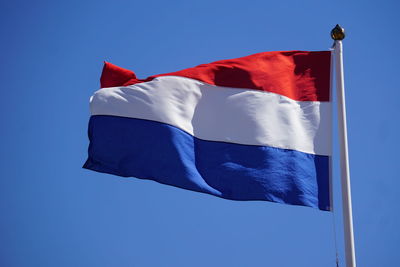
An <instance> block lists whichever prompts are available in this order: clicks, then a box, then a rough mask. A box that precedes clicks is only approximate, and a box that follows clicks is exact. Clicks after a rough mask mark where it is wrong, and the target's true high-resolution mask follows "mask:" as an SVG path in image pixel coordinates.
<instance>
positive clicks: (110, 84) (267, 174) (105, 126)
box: [84, 51, 331, 210]
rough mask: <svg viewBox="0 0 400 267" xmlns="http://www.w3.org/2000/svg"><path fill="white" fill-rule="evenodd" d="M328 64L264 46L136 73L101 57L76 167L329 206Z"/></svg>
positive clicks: (242, 196)
mask: <svg viewBox="0 0 400 267" xmlns="http://www.w3.org/2000/svg"><path fill="white" fill-rule="evenodd" d="M330 61H331V52H330V51H319V52H309V51H283V52H282V51H281V52H264V53H258V54H254V55H250V56H246V57H242V58H236V59H230V60H221V61H216V62H213V63H209V64H202V65H199V66H196V67H193V68H188V69H184V70H181V71H177V72H172V73H166V74H159V75H153V76H150V77H148V78H146V79H138V78H137V77H136V75H135V73H134V72H132V71H130V70H127V69H123V68H120V67H117V66H115V65H113V64H111V63H107V62H106V63H105V65H104V69H103V73H102V76H101V89H100V90H98V91H96V92H95V93H94V95H93V96H92V97H91V99H90V110H91V117H90V122H89V139H90V144H89V151H88V153H89V156H88V159H87V161H86V163H85V165H84V168H86V169H90V170H94V171H97V172H103V173H109V174H114V175H119V176H124V177H136V178H140V179H149V180H154V181H157V182H159V183H162V184H167V185H172V186H176V187H180V188H184V189H188V190H193V191H197V192H203V193H208V194H211V195H215V196H218V197H221V198H225V199H231V200H265V201H272V202H278V203H286V204H291V205H303V206H309V207H313V208H318V209H320V210H330V190H329V185H330V156H331V102H330V73H331V71H330V66H331V63H330Z"/></svg>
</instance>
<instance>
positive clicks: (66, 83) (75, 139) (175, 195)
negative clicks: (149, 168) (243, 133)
mask: <svg viewBox="0 0 400 267" xmlns="http://www.w3.org/2000/svg"><path fill="white" fill-rule="evenodd" d="M399 8H400V4H399V3H398V2H397V1H359V2H358V3H356V1H317V0H315V1H232V0H230V1H217V0H215V1H210V0H202V1H121V0H115V1H103V0H99V1H40V0H39V1H1V3H0V10H1V16H0V30H1V42H0V48H1V51H2V53H1V54H2V55H1V60H2V64H1V67H0V68H1V71H0V78H1V89H0V99H1V100H0V101H1V104H0V123H1V128H0V212H1V217H0V266H4V267H36V266H37V267H47V266H48V267H54V266H57V267H64V266H65V267H70V266H71V267H81V266H82V267H87V266H96V267H108V266H121V267H128V266H129V267H132V266H138V267H142V266H144V267H147V266H161V267H163V266H173V267H178V266H185V267H187V266H191V267H197V266H199V267H200V266H201V267H204V266H211V267H213V266H229V267H235V266H237V267H242V266H279V267H280V266H282V267H286V266H296V267H312V266H316V267H321V266H323V267H325V266H332V267H334V266H335V241H334V240H335V239H334V232H333V221H335V222H336V239H337V249H338V252H339V258H340V261H341V265H340V266H344V265H343V257H344V255H343V254H344V252H343V238H342V223H341V222H342V221H341V215H340V203H341V202H340V191H339V190H338V187H339V184H338V182H337V181H338V179H339V177H338V176H337V174H338V172H337V159H336V160H335V163H336V170H335V190H334V191H335V205H336V206H337V213H336V214H335V217H333V216H332V213H329V212H321V211H318V210H314V209H311V208H307V207H297V206H286V205H281V204H275V203H269V202H238V201H229V200H224V199H219V198H216V197H213V196H209V195H205V194H200V193H195V192H190V191H185V190H182V189H177V188H174V187H169V186H165V185H160V184H157V183H156V182H153V181H143V180H137V179H133V178H130V179H126V178H120V177H116V176H112V175H106V174H100V173H95V172H91V171H88V170H84V169H82V168H81V166H82V164H83V163H84V161H85V159H86V155H87V152H86V151H87V145H88V139H87V123H88V119H89V109H88V101H89V97H90V96H91V94H92V93H93V92H94V91H95V90H97V88H98V87H99V77H100V72H101V68H102V61H103V60H107V61H110V62H112V63H114V64H117V65H120V66H122V67H125V68H129V69H132V70H134V71H135V72H136V74H137V75H138V76H139V77H147V76H149V75H152V74H158V73H165V72H171V71H176V70H179V69H183V68H187V67H192V66H194V65H198V64H200V63H207V62H211V61H215V60H219V59H226V58H235V57H240V56H245V55H248V54H251V53H256V52H262V51H274V50H327V49H328V48H329V47H330V46H331V44H332V41H331V39H330V36H329V32H330V30H331V28H332V27H333V26H334V25H335V24H336V23H340V24H342V26H344V27H345V29H346V31H347V38H346V39H345V41H344V49H345V75H346V77H345V81H346V89H347V93H346V96H347V104H348V106H347V110H348V129H349V149H350V163H351V178H352V189H353V209H354V226H355V240H356V253H357V260H358V263H359V266H363V267H376V266H390V267H391V266H396V265H398V262H399V260H400V258H399V253H398V252H399V243H400V233H399V225H400V212H399V208H398V204H397V202H398V200H396V199H398V195H399V193H400V189H399V188H400V167H399V163H398V159H399V157H398V151H399V149H400V147H399V142H398V141H396V140H398V136H399V130H400V123H399V115H400V112H399V107H400V105H399V103H398V101H399V100H398V99H399V97H400V89H399V86H398V81H397V80H396V79H397V78H398V77H399V64H398V62H399V56H398V54H397V50H398V46H399V42H400V37H399V34H398V33H399V26H400V25H399V24H400V23H399V22H400V20H399V18H398V10H399ZM336 143H337V142H335V144H336ZM335 156H337V150H335Z"/></svg>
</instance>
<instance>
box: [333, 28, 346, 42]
mask: <svg viewBox="0 0 400 267" xmlns="http://www.w3.org/2000/svg"><path fill="white" fill-rule="evenodd" d="M331 37H332V39H333V40H335V41H341V40H343V39H344V37H346V35H345V34H344V29H343V28H342V27H341V26H340V25H339V24H336V26H335V28H333V29H332V31H331Z"/></svg>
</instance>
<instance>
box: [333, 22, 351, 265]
mask: <svg viewBox="0 0 400 267" xmlns="http://www.w3.org/2000/svg"><path fill="white" fill-rule="evenodd" d="M331 36H332V39H334V40H335V45H334V58H335V73H336V96H337V107H338V123H339V139H340V140H339V141H340V176H341V185H342V204H343V225H344V241H345V254H346V266H347V267H356V256H355V249H354V233H353V215H352V207H351V189H350V172H349V158H348V147H347V126H346V102H345V94H344V74H343V45H342V40H343V39H344V37H345V35H344V29H343V28H341V27H340V26H339V25H336V27H335V28H334V29H333V30H332V32H331Z"/></svg>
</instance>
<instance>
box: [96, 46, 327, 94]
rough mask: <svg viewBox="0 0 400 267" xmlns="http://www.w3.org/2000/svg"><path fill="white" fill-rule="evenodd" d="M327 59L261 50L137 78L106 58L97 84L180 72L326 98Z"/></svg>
mask: <svg viewBox="0 0 400 267" xmlns="http://www.w3.org/2000/svg"><path fill="white" fill-rule="evenodd" d="M330 60H331V52H330V51H319V52H309V51H280V52H264V53H259V54H254V55H250V56H247V57H241V58H235V59H228V60H220V61H216V62H213V63H209V64H202V65H199V66H196V67H194V68H189V69H184V70H181V71H177V72H171V73H165V74H159V75H153V76H150V77H148V78H147V79H137V77H136V75H135V73H133V72H132V71H130V70H126V69H123V68H120V67H117V66H115V65H113V64H111V63H107V62H106V63H105V65H104V69H103V73H102V77H101V87H102V88H104V87H112V86H127V85H131V84H135V83H140V82H146V81H151V80H152V79H154V78H156V77H160V76H181V77H187V78H191V79H196V80H199V81H202V82H205V83H208V84H213V85H218V86H225V87H234V88H247V89H255V90H261V91H267V92H272V93H277V94H281V95H284V96H286V97H289V98H291V99H294V100H297V101H329V96H330V93H329V88H330Z"/></svg>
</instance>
